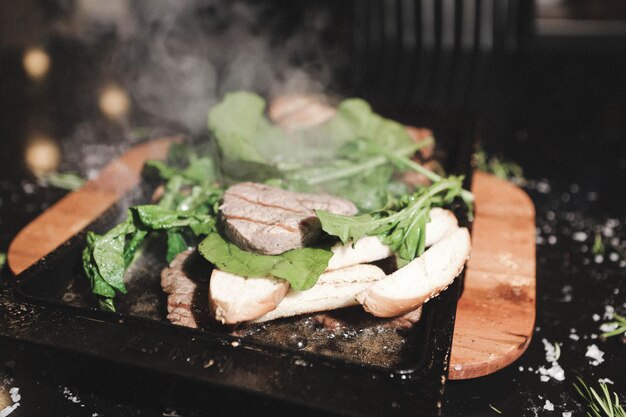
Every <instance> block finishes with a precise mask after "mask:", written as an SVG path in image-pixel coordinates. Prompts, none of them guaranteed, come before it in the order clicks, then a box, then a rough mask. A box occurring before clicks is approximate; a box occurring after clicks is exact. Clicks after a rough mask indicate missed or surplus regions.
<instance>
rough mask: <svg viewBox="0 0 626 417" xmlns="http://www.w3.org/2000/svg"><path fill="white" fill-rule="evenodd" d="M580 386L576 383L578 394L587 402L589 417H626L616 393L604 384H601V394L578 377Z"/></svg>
mask: <svg viewBox="0 0 626 417" xmlns="http://www.w3.org/2000/svg"><path fill="white" fill-rule="evenodd" d="M577 379H578V384H577V383H574V388H575V389H576V391H577V392H578V394H579V395H580V396H581V397H582V398H583V399H584V400H585V401H586V402H587V406H588V407H589V411H587V415H588V416H589V417H626V411H624V408H623V407H622V405H621V404H620V402H619V397H618V396H617V394H616V393H612V394H613V395H611V392H610V391H609V388H608V387H607V386H606V384H604V383H600V392H597V391H596V390H595V389H593V388H592V387H589V386H587V384H585V381H583V380H582V378H580V377H578V378H577Z"/></svg>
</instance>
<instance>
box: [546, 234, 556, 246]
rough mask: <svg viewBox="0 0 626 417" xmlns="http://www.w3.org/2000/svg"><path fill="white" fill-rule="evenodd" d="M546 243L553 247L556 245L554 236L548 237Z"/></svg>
mask: <svg viewBox="0 0 626 417" xmlns="http://www.w3.org/2000/svg"><path fill="white" fill-rule="evenodd" d="M548 243H549V244H550V245H554V244H555V243H556V236H548Z"/></svg>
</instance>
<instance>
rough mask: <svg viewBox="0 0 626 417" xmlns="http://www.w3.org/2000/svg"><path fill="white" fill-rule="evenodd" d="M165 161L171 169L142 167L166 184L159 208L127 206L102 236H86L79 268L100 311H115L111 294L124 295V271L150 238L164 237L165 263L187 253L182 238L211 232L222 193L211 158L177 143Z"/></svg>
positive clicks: (155, 164)
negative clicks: (125, 212) (121, 217)
mask: <svg viewBox="0 0 626 417" xmlns="http://www.w3.org/2000/svg"><path fill="white" fill-rule="evenodd" d="M170 158H172V160H173V164H175V165H176V166H174V167H170V166H167V165H165V164H163V163H160V162H158V161H152V162H150V163H148V164H147V167H146V168H145V169H144V173H146V174H147V175H152V174H151V173H156V176H157V177H158V178H162V179H165V180H167V183H166V186H165V191H164V194H163V197H162V198H161V200H160V201H159V203H158V204H151V205H140V206H135V207H131V208H130V209H129V210H128V216H127V218H126V220H124V221H123V222H122V223H120V224H118V225H117V226H115V227H114V228H112V229H111V230H109V231H108V232H107V233H105V234H104V235H102V236H99V235H96V234H94V233H91V232H90V233H88V234H87V246H86V247H85V250H84V251H83V267H84V270H85V273H86V275H87V277H88V278H89V281H90V284H91V287H92V290H93V292H94V293H95V294H97V295H99V296H100V297H102V298H101V300H100V302H101V303H100V305H101V307H102V308H104V309H108V310H112V309H114V304H113V298H114V297H115V293H116V291H117V292H121V293H125V292H126V288H125V285H124V274H125V272H126V269H127V268H128V266H129V265H130V264H131V262H132V260H133V258H134V257H135V254H136V253H137V251H138V250H139V249H140V247H141V244H142V243H143V242H144V241H145V240H146V238H147V237H148V236H149V235H150V234H151V235H154V236H157V235H162V236H165V237H166V238H167V253H166V257H167V260H168V261H170V260H172V259H173V258H174V257H175V256H176V255H177V254H178V253H180V252H182V251H183V250H185V249H187V246H188V245H187V240H186V238H185V236H187V238H189V237H190V236H191V237H192V239H193V236H196V237H198V236H203V235H207V234H209V233H210V232H212V231H213V230H214V228H215V221H216V220H215V219H216V215H217V210H218V205H219V200H220V198H221V195H222V193H223V190H222V189H221V188H218V187H216V186H215V185H214V181H215V179H216V175H215V172H214V165H213V162H212V160H210V159H208V158H204V157H198V156H197V155H196V154H195V153H194V152H192V151H190V150H189V149H187V148H186V147H183V146H181V145H175V147H174V150H172V148H170ZM185 164H186V165H185ZM151 170H152V171H151ZM187 231H188V232H190V233H187ZM186 233H187V235H186Z"/></svg>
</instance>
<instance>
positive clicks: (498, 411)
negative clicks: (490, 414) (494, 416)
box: [489, 404, 502, 414]
mask: <svg viewBox="0 0 626 417" xmlns="http://www.w3.org/2000/svg"><path fill="white" fill-rule="evenodd" d="M489 408H491V409H492V410H493V411H495V412H496V413H498V414H502V411H500V410H498V409H497V408H496V407H494V406H493V405H491V404H489Z"/></svg>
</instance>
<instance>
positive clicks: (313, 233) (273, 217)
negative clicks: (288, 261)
mask: <svg viewBox="0 0 626 417" xmlns="http://www.w3.org/2000/svg"><path fill="white" fill-rule="evenodd" d="M220 210H221V220H222V222H223V225H224V231H225V233H226V236H228V238H229V239H230V241H231V242H233V243H235V244H236V245H237V246H239V247H240V248H242V249H244V250H248V251H252V252H257V253H261V254H265V255H278V254H281V253H283V252H286V251H288V250H291V249H296V248H302V247H304V246H308V245H310V244H312V243H314V242H315V240H316V239H318V237H319V236H320V234H321V226H320V222H319V219H318V218H317V216H316V215H315V210H326V211H329V212H331V213H335V214H344V215H354V214H356V212H357V209H356V207H355V205H354V204H353V203H352V202H350V201H348V200H345V199H343V198H338V197H333V196H331V195H327V194H305V193H294V192H291V191H285V190H281V189H280V188H274V187H269V186H267V185H264V184H257V183H252V182H243V183H239V184H236V185H233V186H232V187H230V188H228V189H227V190H226V192H225V193H224V202H223V204H222V206H221V207H220Z"/></svg>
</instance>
